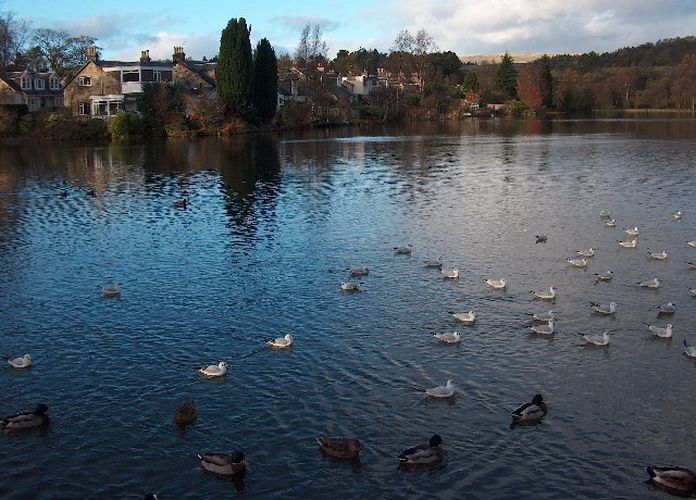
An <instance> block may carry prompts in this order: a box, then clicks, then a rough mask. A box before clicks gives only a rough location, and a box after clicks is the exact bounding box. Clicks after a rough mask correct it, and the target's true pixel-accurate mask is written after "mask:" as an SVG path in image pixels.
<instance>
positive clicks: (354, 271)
mask: <svg viewBox="0 0 696 500" xmlns="http://www.w3.org/2000/svg"><path fill="white" fill-rule="evenodd" d="M368 274H370V268H369V267H363V266H359V267H351V268H350V275H351V276H353V277H354V278H356V277H358V276H367V275H368Z"/></svg>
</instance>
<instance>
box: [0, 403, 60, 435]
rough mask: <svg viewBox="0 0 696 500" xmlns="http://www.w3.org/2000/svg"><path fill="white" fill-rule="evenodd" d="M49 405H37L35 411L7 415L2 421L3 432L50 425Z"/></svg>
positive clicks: (7, 432)
mask: <svg viewBox="0 0 696 500" xmlns="http://www.w3.org/2000/svg"><path fill="white" fill-rule="evenodd" d="M48 423H49V419H48V406H46V405H45V404H39V405H36V408H35V409H34V411H24V412H22V413H17V414H16V415H10V416H9V417H5V418H3V419H2V421H1V422H0V427H2V432H4V433H5V434H11V433H13V432H19V431H23V430H27V429H36V428H38V427H44V426H46V425H48Z"/></svg>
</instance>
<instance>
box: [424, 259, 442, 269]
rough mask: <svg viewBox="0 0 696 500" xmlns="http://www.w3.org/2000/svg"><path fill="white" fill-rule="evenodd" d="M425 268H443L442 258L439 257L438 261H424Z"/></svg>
mask: <svg viewBox="0 0 696 500" xmlns="http://www.w3.org/2000/svg"><path fill="white" fill-rule="evenodd" d="M423 267H436V268H441V267H442V257H438V258H437V259H434V260H433V259H430V260H424V261H423Z"/></svg>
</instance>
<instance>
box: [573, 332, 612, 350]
mask: <svg viewBox="0 0 696 500" xmlns="http://www.w3.org/2000/svg"><path fill="white" fill-rule="evenodd" d="M578 335H580V336H582V338H584V339H585V342H587V343H588V344H591V345H596V346H599V347H604V346H607V345H609V330H604V333H602V334H601V335H591V334H588V333H578Z"/></svg>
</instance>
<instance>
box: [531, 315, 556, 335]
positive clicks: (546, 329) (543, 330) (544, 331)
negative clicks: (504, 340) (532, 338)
mask: <svg viewBox="0 0 696 500" xmlns="http://www.w3.org/2000/svg"><path fill="white" fill-rule="evenodd" d="M555 324H556V320H555V319H550V320H549V321H548V324H546V325H533V326H532V327H531V328H530V330H531V332H532V333H538V334H540V335H553V331H554V325H555Z"/></svg>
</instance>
